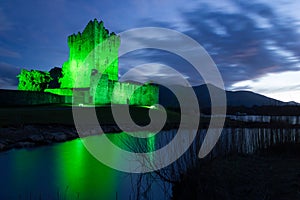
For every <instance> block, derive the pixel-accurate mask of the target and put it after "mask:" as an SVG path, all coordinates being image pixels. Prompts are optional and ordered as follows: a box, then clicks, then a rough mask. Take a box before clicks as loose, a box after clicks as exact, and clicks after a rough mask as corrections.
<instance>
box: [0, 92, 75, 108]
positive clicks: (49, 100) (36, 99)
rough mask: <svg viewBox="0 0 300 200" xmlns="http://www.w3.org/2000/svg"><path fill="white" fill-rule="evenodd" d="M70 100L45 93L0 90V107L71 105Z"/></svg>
mask: <svg viewBox="0 0 300 200" xmlns="http://www.w3.org/2000/svg"><path fill="white" fill-rule="evenodd" d="M71 101H72V98H70V97H67V96H59V95H55V94H51V93H45V92H35V91H20V90H0V106H3V107H5V106H27V105H41V104H64V103H71Z"/></svg>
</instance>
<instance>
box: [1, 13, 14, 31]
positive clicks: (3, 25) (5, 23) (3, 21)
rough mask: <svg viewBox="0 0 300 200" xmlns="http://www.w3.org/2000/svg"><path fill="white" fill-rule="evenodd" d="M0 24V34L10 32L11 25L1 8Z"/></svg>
mask: <svg viewBox="0 0 300 200" xmlns="http://www.w3.org/2000/svg"><path fill="white" fill-rule="evenodd" d="M0 24H1V26H0V33H1V32H5V31H8V30H11V29H12V28H13V23H12V22H11V21H10V20H9V18H8V17H7V16H6V14H5V13H4V11H3V9H2V8H0Z"/></svg>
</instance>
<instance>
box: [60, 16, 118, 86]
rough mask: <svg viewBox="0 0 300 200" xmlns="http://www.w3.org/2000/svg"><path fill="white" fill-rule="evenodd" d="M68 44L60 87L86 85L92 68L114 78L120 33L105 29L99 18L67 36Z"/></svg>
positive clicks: (111, 78) (116, 76)
mask: <svg viewBox="0 0 300 200" xmlns="http://www.w3.org/2000/svg"><path fill="white" fill-rule="evenodd" d="M104 41H105V42H104ZM68 46H69V48H70V55H69V59H68V61H67V62H65V63H64V65H63V67H62V69H63V70H62V73H63V77H62V78H61V79H60V82H61V86H62V87H63V88H82V87H89V84H90V74H91V71H92V69H96V70H97V71H99V72H100V73H102V74H107V75H108V78H109V79H110V80H114V81H117V80H118V49H119V46H120V37H119V36H117V35H116V34H115V33H114V32H112V33H109V31H108V30H107V29H106V28H105V27H104V24H103V22H102V21H100V22H98V21H97V19H94V20H93V21H92V20H91V21H89V23H88V24H87V25H86V27H85V28H84V30H83V32H82V33H80V32H78V33H77V34H72V35H70V36H69V37H68Z"/></svg>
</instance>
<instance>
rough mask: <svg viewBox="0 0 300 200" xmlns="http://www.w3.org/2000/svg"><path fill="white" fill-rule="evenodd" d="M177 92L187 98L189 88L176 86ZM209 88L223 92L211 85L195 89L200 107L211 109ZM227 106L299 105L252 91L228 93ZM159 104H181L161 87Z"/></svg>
mask: <svg viewBox="0 0 300 200" xmlns="http://www.w3.org/2000/svg"><path fill="white" fill-rule="evenodd" d="M174 87H176V90H178V91H180V93H181V94H182V95H183V96H185V91H186V90H187V87H184V86H174ZM208 87H210V89H212V90H216V91H218V90H222V89H220V88H218V87H216V86H213V85H211V84H207V85H200V86H195V87H193V89H194V92H195V94H196V96H197V99H198V102H199V105H200V107H202V108H205V107H210V105H211V101H210V95H209V92H208ZM226 98H227V106H245V107H252V106H286V105H299V104H298V103H296V102H287V103H286V102H282V101H278V100H276V99H272V98H269V97H266V96H263V95H261V94H257V93H254V92H250V91H235V92H233V91H226ZM159 102H160V104H162V105H163V106H166V107H173V108H176V107H179V103H178V100H177V98H176V97H175V95H174V94H173V93H172V92H171V91H170V90H169V89H167V88H165V87H163V86H160V90H159Z"/></svg>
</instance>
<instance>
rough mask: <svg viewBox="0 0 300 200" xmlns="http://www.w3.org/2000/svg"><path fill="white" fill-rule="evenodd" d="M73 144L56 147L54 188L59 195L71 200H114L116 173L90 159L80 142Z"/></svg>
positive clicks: (91, 157)
mask: <svg viewBox="0 0 300 200" xmlns="http://www.w3.org/2000/svg"><path fill="white" fill-rule="evenodd" d="M72 143H73V144H72V145H61V146H59V151H57V152H62V153H58V154H57V162H56V165H57V170H56V172H57V174H56V176H57V180H58V182H57V188H59V191H60V193H61V196H62V197H64V196H67V197H69V198H70V199H72V198H74V197H75V198H78V197H79V198H80V199H86V198H88V199H94V198H101V199H110V198H115V193H116V188H117V185H118V178H117V173H116V171H115V170H113V169H111V168H109V167H107V166H105V165H103V164H102V163H100V162H99V161H98V160H96V159H95V158H94V157H93V156H91V155H90V154H89V152H88V151H87V150H86V149H85V147H84V145H83V144H82V141H81V140H80V139H77V140H74V141H72ZM112 156H114V155H112ZM68 193H69V194H70V195H68Z"/></svg>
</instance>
